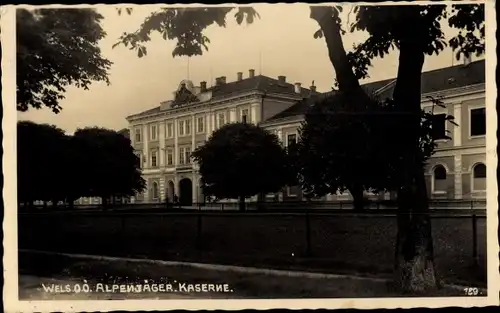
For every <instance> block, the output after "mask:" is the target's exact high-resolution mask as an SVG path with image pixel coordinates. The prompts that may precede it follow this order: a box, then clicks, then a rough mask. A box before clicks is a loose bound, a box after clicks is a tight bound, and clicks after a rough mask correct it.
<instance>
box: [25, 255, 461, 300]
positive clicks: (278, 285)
mask: <svg viewBox="0 0 500 313" xmlns="http://www.w3.org/2000/svg"><path fill="white" fill-rule="evenodd" d="M19 260H20V269H21V275H22V278H23V279H21V282H20V298H21V299H29V300H36V299H37V298H38V299H39V298H43V299H50V297H51V295H50V294H49V295H47V293H43V292H38V293H37V292H33V289H34V288H33V287H34V286H33V284H39V285H40V284H41V283H45V284H48V283H52V280H55V283H61V282H63V283H69V282H75V283H82V281H83V280H86V281H87V282H88V283H89V285H90V286H95V285H96V283H104V284H131V283H132V284H133V283H142V282H144V281H145V280H148V281H150V282H151V281H154V282H156V283H161V282H163V283H166V282H169V283H173V282H179V283H192V284H196V283H212V284H228V285H229V288H230V292H226V293H211V294H206V293H189V294H185V293H174V294H172V293H156V294H152V293H149V294H147V293H143V294H132V296H133V298H156V299H175V298H202V297H203V298H219V299H221V298H222V299H231V298H240V299H241V298H246V299H251V298H254V299H276V298H353V297H356V298H369V297H399V296H408V295H402V294H400V293H398V292H395V291H393V290H391V286H390V285H389V284H388V283H386V282H383V281H377V280H370V279H353V278H349V277H338V278H336V277H335V278H332V277H315V278H310V277H308V278H306V277H291V276H282V275H275V274H271V273H270V274H256V273H239V272H232V271H222V270H216V269H214V270H208V269H201V268H193V267H187V266H179V265H175V266H173V265H172V266H170V265H165V264H157V263H155V264H151V263H142V262H141V263H138V262H134V263H131V262H128V261H108V260H91V259H78V258H76V259H75V258H68V257H65V256H60V255H58V256H53V255H43V254H33V253H21V254H20V258H19ZM46 264H50V266H46ZM33 273H36V275H39V276H42V277H52V278H51V279H47V278H40V279H36V277H37V276H28V275H30V274H33ZM54 277H55V279H54ZM89 277H91V278H90V279H89ZM26 278H30V281H32V286H27V284H26V283H25V282H24V281H26V280H27V279H26ZM30 287H31V288H30ZM460 295H463V292H461V291H460V290H452V289H441V290H438V291H437V292H435V293H433V294H431V295H429V294H427V295H424V296H460ZM75 296H76V297H79V296H80V297H81V295H75V294H63V295H61V294H58V295H57V294H56V295H52V299H61V297H66V299H72V298H74V297H75ZM84 296H85V298H84V299H123V298H125V297H127V298H129V296H127V295H123V294H114V295H113V294H98V293H94V294H92V295H89V294H87V295H84Z"/></svg>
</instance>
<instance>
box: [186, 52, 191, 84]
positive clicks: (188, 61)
mask: <svg viewBox="0 0 500 313" xmlns="http://www.w3.org/2000/svg"><path fill="white" fill-rule="evenodd" d="M190 59H191V57H188V63H187V79H189V75H190V73H189V72H190V71H189V60H190Z"/></svg>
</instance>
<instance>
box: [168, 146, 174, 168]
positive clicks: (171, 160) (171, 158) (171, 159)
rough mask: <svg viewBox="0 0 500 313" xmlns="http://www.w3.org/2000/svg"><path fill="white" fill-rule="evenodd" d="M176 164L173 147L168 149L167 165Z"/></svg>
mask: <svg viewBox="0 0 500 313" xmlns="http://www.w3.org/2000/svg"><path fill="white" fill-rule="evenodd" d="M173 164H174V151H173V150H172V149H167V165H173Z"/></svg>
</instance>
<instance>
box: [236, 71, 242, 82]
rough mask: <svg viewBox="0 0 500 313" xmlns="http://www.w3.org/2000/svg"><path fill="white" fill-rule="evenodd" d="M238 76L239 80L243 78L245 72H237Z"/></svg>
mask: <svg viewBox="0 0 500 313" xmlns="http://www.w3.org/2000/svg"><path fill="white" fill-rule="evenodd" d="M236 76H237V77H238V81H240V80H243V73H242V72H238V73H236Z"/></svg>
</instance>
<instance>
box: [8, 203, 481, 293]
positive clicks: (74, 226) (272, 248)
mask: <svg viewBox="0 0 500 313" xmlns="http://www.w3.org/2000/svg"><path fill="white" fill-rule="evenodd" d="M469 208H470V207H469ZM390 210H391V211H392V212H388V211H387V212H381V211H379V210H376V209H374V210H366V211H365V212H354V211H352V210H347V209H345V210H339V209H337V210H331V211H328V210H323V209H314V210H305V211H304V212H300V211H296V212H278V211H270V210H266V211H257V210H255V211H251V210H249V211H248V212H235V211H230V210H225V211H222V210H217V211H209V210H207V211H204V210H201V209H199V210H177V211H174V210H172V211H168V212H166V211H163V212H149V213H148V214H145V213H144V212H137V211H128V210H126V211H119V212H118V211H105V212H103V211H87V212H83V211H82V212H76V213H74V212H68V213H65V214H51V213H48V214H41V213H24V214H19V218H18V221H19V247H20V248H24V249H37V250H50V251H60V252H74V253H89V254H104V255H116V256H121V255H127V256H142V257H146V258H159V259H167V260H191V261H196V262H215V263H230V264H237V265H252V266H255V265H256V264H259V265H262V266H265V265H266V264H271V265H276V264H278V263H279V264H281V265H284V266H286V267H287V268H289V267H291V266H296V265H297V264H299V265H302V266H306V267H308V268H321V269H323V268H326V269H327V270H332V268H333V269H334V270H333V271H337V270H339V269H340V270H342V269H348V268H353V269H354V270H356V271H368V272H377V273H378V272H390V271H391V270H392V265H393V264H392V262H393V260H394V257H393V253H394V243H395V238H396V234H397V219H396V212H395V210H393V209H390ZM431 220H432V229H433V239H434V250H435V259H436V265H437V266H438V269H439V271H440V273H442V275H443V276H444V277H445V278H450V279H453V280H457V279H458V280H461V281H469V282H478V283H479V284H481V283H484V282H485V280H486V265H485V264H486V212H485V210H481V209H474V210H473V211H470V210H463V209H460V210H440V209H439V210H435V211H432V212H431Z"/></svg>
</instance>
